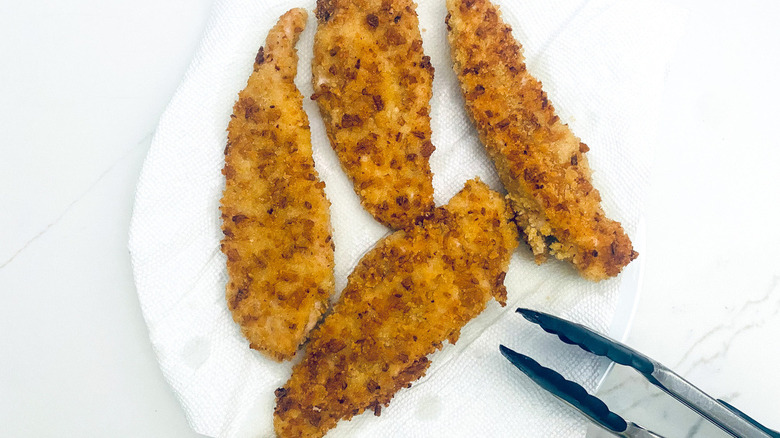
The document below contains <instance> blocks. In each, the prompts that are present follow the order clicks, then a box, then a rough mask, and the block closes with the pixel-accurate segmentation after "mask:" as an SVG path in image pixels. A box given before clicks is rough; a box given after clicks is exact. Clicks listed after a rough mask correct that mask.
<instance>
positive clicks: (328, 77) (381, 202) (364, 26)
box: [312, 0, 435, 229]
mask: <svg viewBox="0 0 780 438" xmlns="http://www.w3.org/2000/svg"><path fill="white" fill-rule="evenodd" d="M415 7H416V5H415V4H414V2H412V1H411V0H318V1H317V10H316V15H317V19H318V22H319V25H318V26H317V33H316V35H315V37H314V61H313V63H312V75H313V78H312V81H313V85H314V96H312V99H316V100H317V103H318V104H319V107H320V112H321V114H322V117H323V119H324V120H325V127H326V128H327V132H328V138H330V143H331V145H332V146H333V149H334V150H335V151H336V154H337V155H338V157H339V159H340V160H341V165H342V167H343V168H344V170H345V172H346V173H347V175H348V176H349V178H350V179H351V180H352V183H353V185H354V188H355V192H356V193H357V194H358V196H359V197H360V201H361V203H362V204H363V207H364V208H365V209H366V210H367V211H368V212H369V213H371V214H372V215H373V216H374V217H375V218H376V219H377V220H378V221H379V222H381V223H382V224H384V225H387V226H389V227H391V228H394V229H401V228H405V227H408V226H411V225H413V224H414V221H415V219H416V218H417V217H419V216H423V215H425V214H427V213H429V212H430V211H431V210H432V209H433V207H434V204H433V186H432V183H431V179H432V174H431V169H430V166H429V165H428V157H430V155H431V153H433V150H434V149H435V148H434V146H433V144H432V143H431V127H430V116H429V112H430V103H429V101H430V99H431V84H432V82H433V66H431V62H430V58H429V57H427V56H424V54H423V50H422V39H421V38H420V30H419V29H418V25H417V13H416V12H415Z"/></svg>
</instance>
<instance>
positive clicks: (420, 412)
mask: <svg viewBox="0 0 780 438" xmlns="http://www.w3.org/2000/svg"><path fill="white" fill-rule="evenodd" d="M441 406H442V405H441V398H439V396H437V395H434V394H426V395H424V396H422V397H421V398H420V401H419V402H418V403H417V412H416V414H417V418H418V419H420V420H435V419H437V418H439V417H440V416H441Z"/></svg>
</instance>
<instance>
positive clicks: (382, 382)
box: [274, 180, 517, 438]
mask: <svg viewBox="0 0 780 438" xmlns="http://www.w3.org/2000/svg"><path fill="white" fill-rule="evenodd" d="M509 216H510V213H509V212H508V208H507V207H506V205H505V203H504V199H503V198H502V197H501V195H499V194H498V193H496V192H493V191H492V190H490V189H489V188H488V187H487V186H486V185H485V184H484V183H482V182H480V181H478V180H472V181H469V182H468V183H466V186H465V188H464V189H463V190H461V191H460V192H459V193H458V194H457V195H455V196H454V197H453V198H452V199H451V200H450V202H449V204H448V205H447V206H445V207H440V208H437V209H435V210H434V212H433V214H432V215H431V216H430V217H428V218H427V219H425V220H424V221H423V222H422V223H421V224H420V225H418V226H415V227H412V228H407V229H406V230H402V231H397V232H395V233H394V234H392V235H390V236H388V237H387V238H385V239H384V240H382V241H380V242H379V243H378V244H377V246H376V247H375V248H374V249H373V250H371V251H370V252H369V253H368V254H366V255H365V256H364V257H363V259H362V260H360V262H359V263H358V265H357V267H356V268H355V270H354V271H353V272H352V274H351V275H350V276H349V280H348V283H347V286H346V288H345V289H344V291H343V293H342V295H341V298H340V300H339V302H338V303H337V304H336V305H335V307H334V310H333V313H332V314H330V315H328V316H327V317H326V318H325V320H324V321H323V322H322V324H320V326H319V327H317V328H316V329H315V330H314V332H312V335H311V340H310V342H309V343H308V344H307V346H306V353H305V355H304V357H303V360H302V361H301V362H300V363H299V364H297V365H296V366H295V367H294V368H293V372H292V376H291V377H290V380H289V381H288V382H287V384H286V385H285V386H284V387H282V388H279V389H277V391H276V409H275V412H274V427H275V429H276V433H277V434H278V436H280V437H282V438H286V437H300V436H306V437H321V436H323V435H324V434H325V433H326V432H327V431H328V430H330V429H332V428H333V427H335V426H336V424H337V423H338V422H339V421H340V420H346V419H350V418H352V417H353V416H354V415H358V414H360V413H361V412H363V411H365V410H366V409H369V410H373V411H374V413H375V414H376V415H378V414H379V412H380V411H381V408H382V406H387V405H388V403H390V400H391V399H392V398H393V396H394V395H395V393H396V392H397V391H398V390H400V389H401V388H405V387H408V386H411V385H412V382H414V381H415V380H417V379H418V378H420V377H421V376H423V375H424V374H425V371H426V370H427V369H428V367H429V365H430V362H429V360H428V357H427V356H428V355H429V354H431V353H433V352H434V351H436V350H438V349H440V348H442V344H443V342H444V341H445V340H448V341H449V342H450V343H455V342H456V341H457V339H458V336H459V334H460V330H461V328H462V327H463V326H464V325H465V324H466V323H467V322H469V321H470V320H471V319H473V318H474V317H476V316H477V315H479V313H481V312H482V311H483V310H484V309H485V307H486V305H487V303H488V301H489V300H490V299H491V297H493V298H495V299H496V300H497V301H499V302H500V303H501V304H502V305H504V303H505V302H506V289H505V288H504V284H503V282H504V276H505V274H506V270H507V267H508V265H509V258H510V255H511V253H512V252H513V251H514V249H515V248H516V246H517V231H516V229H515V227H514V225H513V224H511V223H510V217H509Z"/></svg>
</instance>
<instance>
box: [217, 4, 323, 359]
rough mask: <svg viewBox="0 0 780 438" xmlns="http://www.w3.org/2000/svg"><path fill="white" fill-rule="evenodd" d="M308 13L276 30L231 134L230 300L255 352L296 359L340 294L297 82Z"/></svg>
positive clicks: (225, 219) (227, 212) (227, 204)
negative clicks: (300, 40)
mask: <svg viewBox="0 0 780 438" xmlns="http://www.w3.org/2000/svg"><path fill="white" fill-rule="evenodd" d="M305 25H306V11H305V10H303V9H293V10H290V11H289V12H287V13H286V14H284V15H283V16H282V17H281V18H280V19H279V22H278V23H277V24H276V25H275V26H274V27H273V28H272V29H271V31H270V32H269V34H268V38H267V39H266V44H265V47H264V48H260V50H259V51H258V53H257V56H256V58H255V63H254V69H253V72H252V74H251V76H250V77H249V80H248V82H247V86H246V88H245V89H244V90H243V91H241V92H240V93H239V96H238V101H237V102H236V104H235V106H234V113H233V115H232V116H231V120H230V124H229V126H228V142H227V147H226V149H225V167H224V169H223V174H224V175H225V191H224V193H223V197H222V202H221V207H220V210H221V213H222V230H223V233H224V235H225V236H224V239H223V241H222V252H224V253H225V255H226V256H227V270H228V284H227V288H226V299H227V304H228V307H229V309H230V311H231V312H232V314H233V319H234V320H235V321H236V323H238V324H239V325H240V326H241V331H242V332H243V334H244V336H246V338H247V339H248V340H249V342H250V346H251V348H254V349H256V350H259V351H261V352H263V353H265V354H266V355H268V356H270V357H271V358H273V359H275V360H278V361H281V360H285V359H290V358H292V357H293V356H294V355H295V352H296V350H297V348H298V346H299V345H300V344H301V343H302V342H303V341H304V340H305V338H306V336H307V334H308V333H309V331H310V330H311V329H312V328H313V327H314V325H315V324H316V322H317V321H318V320H319V318H320V316H321V315H322V313H323V312H324V311H325V309H326V307H327V303H328V298H329V297H330V295H331V294H332V293H333V291H334V288H335V286H334V279H333V243H332V241H331V228H330V214H329V208H330V203H329V202H328V200H327V198H326V197H325V192H324V187H325V184H324V183H323V182H321V181H320V180H319V177H318V174H317V171H316V170H315V168H314V161H313V159H312V150H311V139H310V133H309V121H308V118H307V116H306V113H305V112H304V111H303V96H302V95H301V93H300V92H299V91H298V89H297V88H296V87H295V84H294V82H293V80H294V78H295V74H296V71H297V62H298V56H297V53H296V50H295V44H296V41H297V39H298V36H299V35H300V33H301V32H302V31H303V29H304V27H305Z"/></svg>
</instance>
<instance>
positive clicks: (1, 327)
mask: <svg viewBox="0 0 780 438" xmlns="http://www.w3.org/2000/svg"><path fill="white" fill-rule="evenodd" d="M211 3H212V2H211V1H210V0H188V1H184V0H169V1H164V2H157V1H152V0H138V1H135V2H127V1H125V2H94V1H88V0H73V1H70V2H44V1H41V0H31V1H26V2H22V1H11V2H6V3H5V4H4V5H3V7H2V10H3V12H2V13H1V14H0V58H1V59H3V61H2V62H0V78H2V81H0V96H2V99H0V144H1V145H2V146H0V187H2V188H1V189H0V297H2V300H3V305H2V306H0V346H2V352H1V353H0V435H2V436H13V437H33V436H34V437H47V436H116V437H139V436H176V437H186V436H198V435H196V434H195V433H194V432H192V431H190V430H189V428H188V426H187V423H186V420H185V417H184V413H183V412H182V410H181V408H180V407H179V405H178V403H177V401H176V399H175V397H174V396H173V394H172V392H171V391H170V389H169V388H168V386H167V384H166V383H165V381H164V380H163V378H162V375H161V373H160V371H159V368H158V367H157V363H156V360H155V357H154V352H153V351H152V348H151V345H150V343H149V341H148V337H147V332H146V327H145V325H144V321H143V318H142V316H141V311H140V308H139V305H138V300H137V298H136V295H135V288H134V286H133V282H132V272H131V268H130V262H129V255H128V251H127V230H128V225H129V221H130V214H131V210H132V204H133V193H134V190H135V185H136V182H137V178H138V175H139V172H140V169H141V165H142V163H143V160H144V156H145V154H146V151H147V150H148V147H149V144H150V141H151V136H152V134H153V132H154V129H155V126H156V123H157V120H158V118H159V116H160V114H161V112H162V111H163V109H164V108H165V106H166V104H167V102H168V100H169V99H170V98H171V96H172V95H173V93H174V91H175V89H176V86H177V84H178V83H179V81H180V79H181V77H182V75H183V73H184V71H185V69H186V67H187V65H188V63H189V61H190V60H191V57H192V54H193V52H194V50H195V48H196V46H197V43H198V41H199V39H200V36H201V33H202V31H203V29H204V26H205V22H206V19H207V17H208V14H209V8H210V6H211ZM679 4H682V5H683V6H685V7H686V8H687V9H688V10H689V11H690V12H689V16H688V22H687V26H686V31H685V32H684V34H683V37H682V39H681V41H680V44H679V47H678V50H677V52H676V53H675V55H674V57H673V60H672V62H671V64H670V67H669V70H668V75H667V87H666V90H665V93H664V99H665V103H666V108H667V109H668V110H667V112H666V113H665V114H663V116H662V120H661V126H660V130H659V133H660V134H659V140H658V142H657V148H656V150H655V151H654V157H655V158H654V163H653V167H652V174H651V181H650V194H649V197H648V203H647V206H646V218H647V221H646V226H647V241H646V245H645V246H646V250H645V251H644V252H643V254H642V258H643V262H644V264H645V265H644V282H643V285H642V288H641V294H640V296H639V299H638V303H637V307H636V314H635V316H634V319H633V324H632V326H631V329H630V332H629V335H628V337H627V338H626V342H627V343H628V344H629V345H632V346H634V347H636V348H638V349H639V350H641V351H643V352H644V353H646V354H647V355H649V356H651V357H653V358H655V359H657V360H659V361H660V362H662V363H664V364H666V365H668V366H669V367H671V368H673V369H674V370H676V371H677V372H679V373H680V374H682V375H684V376H685V377H686V378H687V379H688V380H690V381H691V382H693V383H694V384H696V385H698V386H699V387H700V388H702V389H704V390H705V391H707V392H708V393H710V394H712V395H714V396H716V397H719V398H724V399H726V400H728V401H729V402H732V403H733V404H735V405H737V406H738V407H739V408H740V409H742V410H744V411H746V412H748V413H749V414H751V415H753V416H754V417H755V418H757V419H759V420H760V421H762V422H764V423H765V424H766V425H767V426H769V427H773V428H775V429H780V420H779V419H778V418H780V416H778V406H780V378H778V377H777V374H776V372H775V371H776V370H777V369H780V348H778V347H777V336H778V334H780V251H778V248H780V226H778V223H780V202H779V201H780V168H779V166H778V163H780V140H778V139H777V138H778V137H777V135H776V132H775V131H776V129H777V128H776V127H777V124H778V120H780V109H778V106H777V102H778V101H780V82H778V80H777V78H778V77H780V52H778V50H777V48H778V47H780V30H778V28H777V24H776V19H777V17H778V16H780V4H779V3H777V2H774V1H771V0H751V1H749V2H739V3H737V2H728V1H725V0H718V1H704V0H684V1H681V2H679ZM598 395H599V396H601V397H602V398H603V399H604V400H605V401H606V402H607V403H608V404H609V405H610V407H611V408H612V409H613V410H614V411H616V412H618V413H620V414H621V415H623V416H624V417H626V418H628V419H631V420H634V421H636V422H638V423H640V424H642V425H645V426H648V427H649V428H651V429H653V430H655V431H657V432H659V433H661V434H663V435H668V436H670V437H683V436H695V437H718V436H725V435H724V434H723V433H722V432H720V431H718V430H716V429H715V428H714V427H712V426H711V425H709V424H707V423H705V422H703V421H702V420H701V419H700V418H699V417H698V416H696V415H695V414H693V413H691V412H690V411H688V410H687V409H686V408H684V407H682V406H681V405H679V404H677V403H676V402H673V401H671V400H670V399H669V397H667V396H666V395H663V394H662V393H661V392H660V391H658V390H656V389H654V388H651V387H649V385H647V384H645V383H644V381H643V380H642V379H641V378H639V377H638V376H637V375H635V374H634V373H632V372H630V371H626V370H624V369H620V368H615V369H614V370H613V371H612V372H611V373H610V374H609V375H608V376H607V378H606V380H605V382H604V384H603V385H602V387H601V389H600V390H599V393H598ZM588 436H589V437H603V436H607V435H606V434H605V433H604V432H601V431H599V430H596V429H593V430H591V431H590V432H589V435H588Z"/></svg>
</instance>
